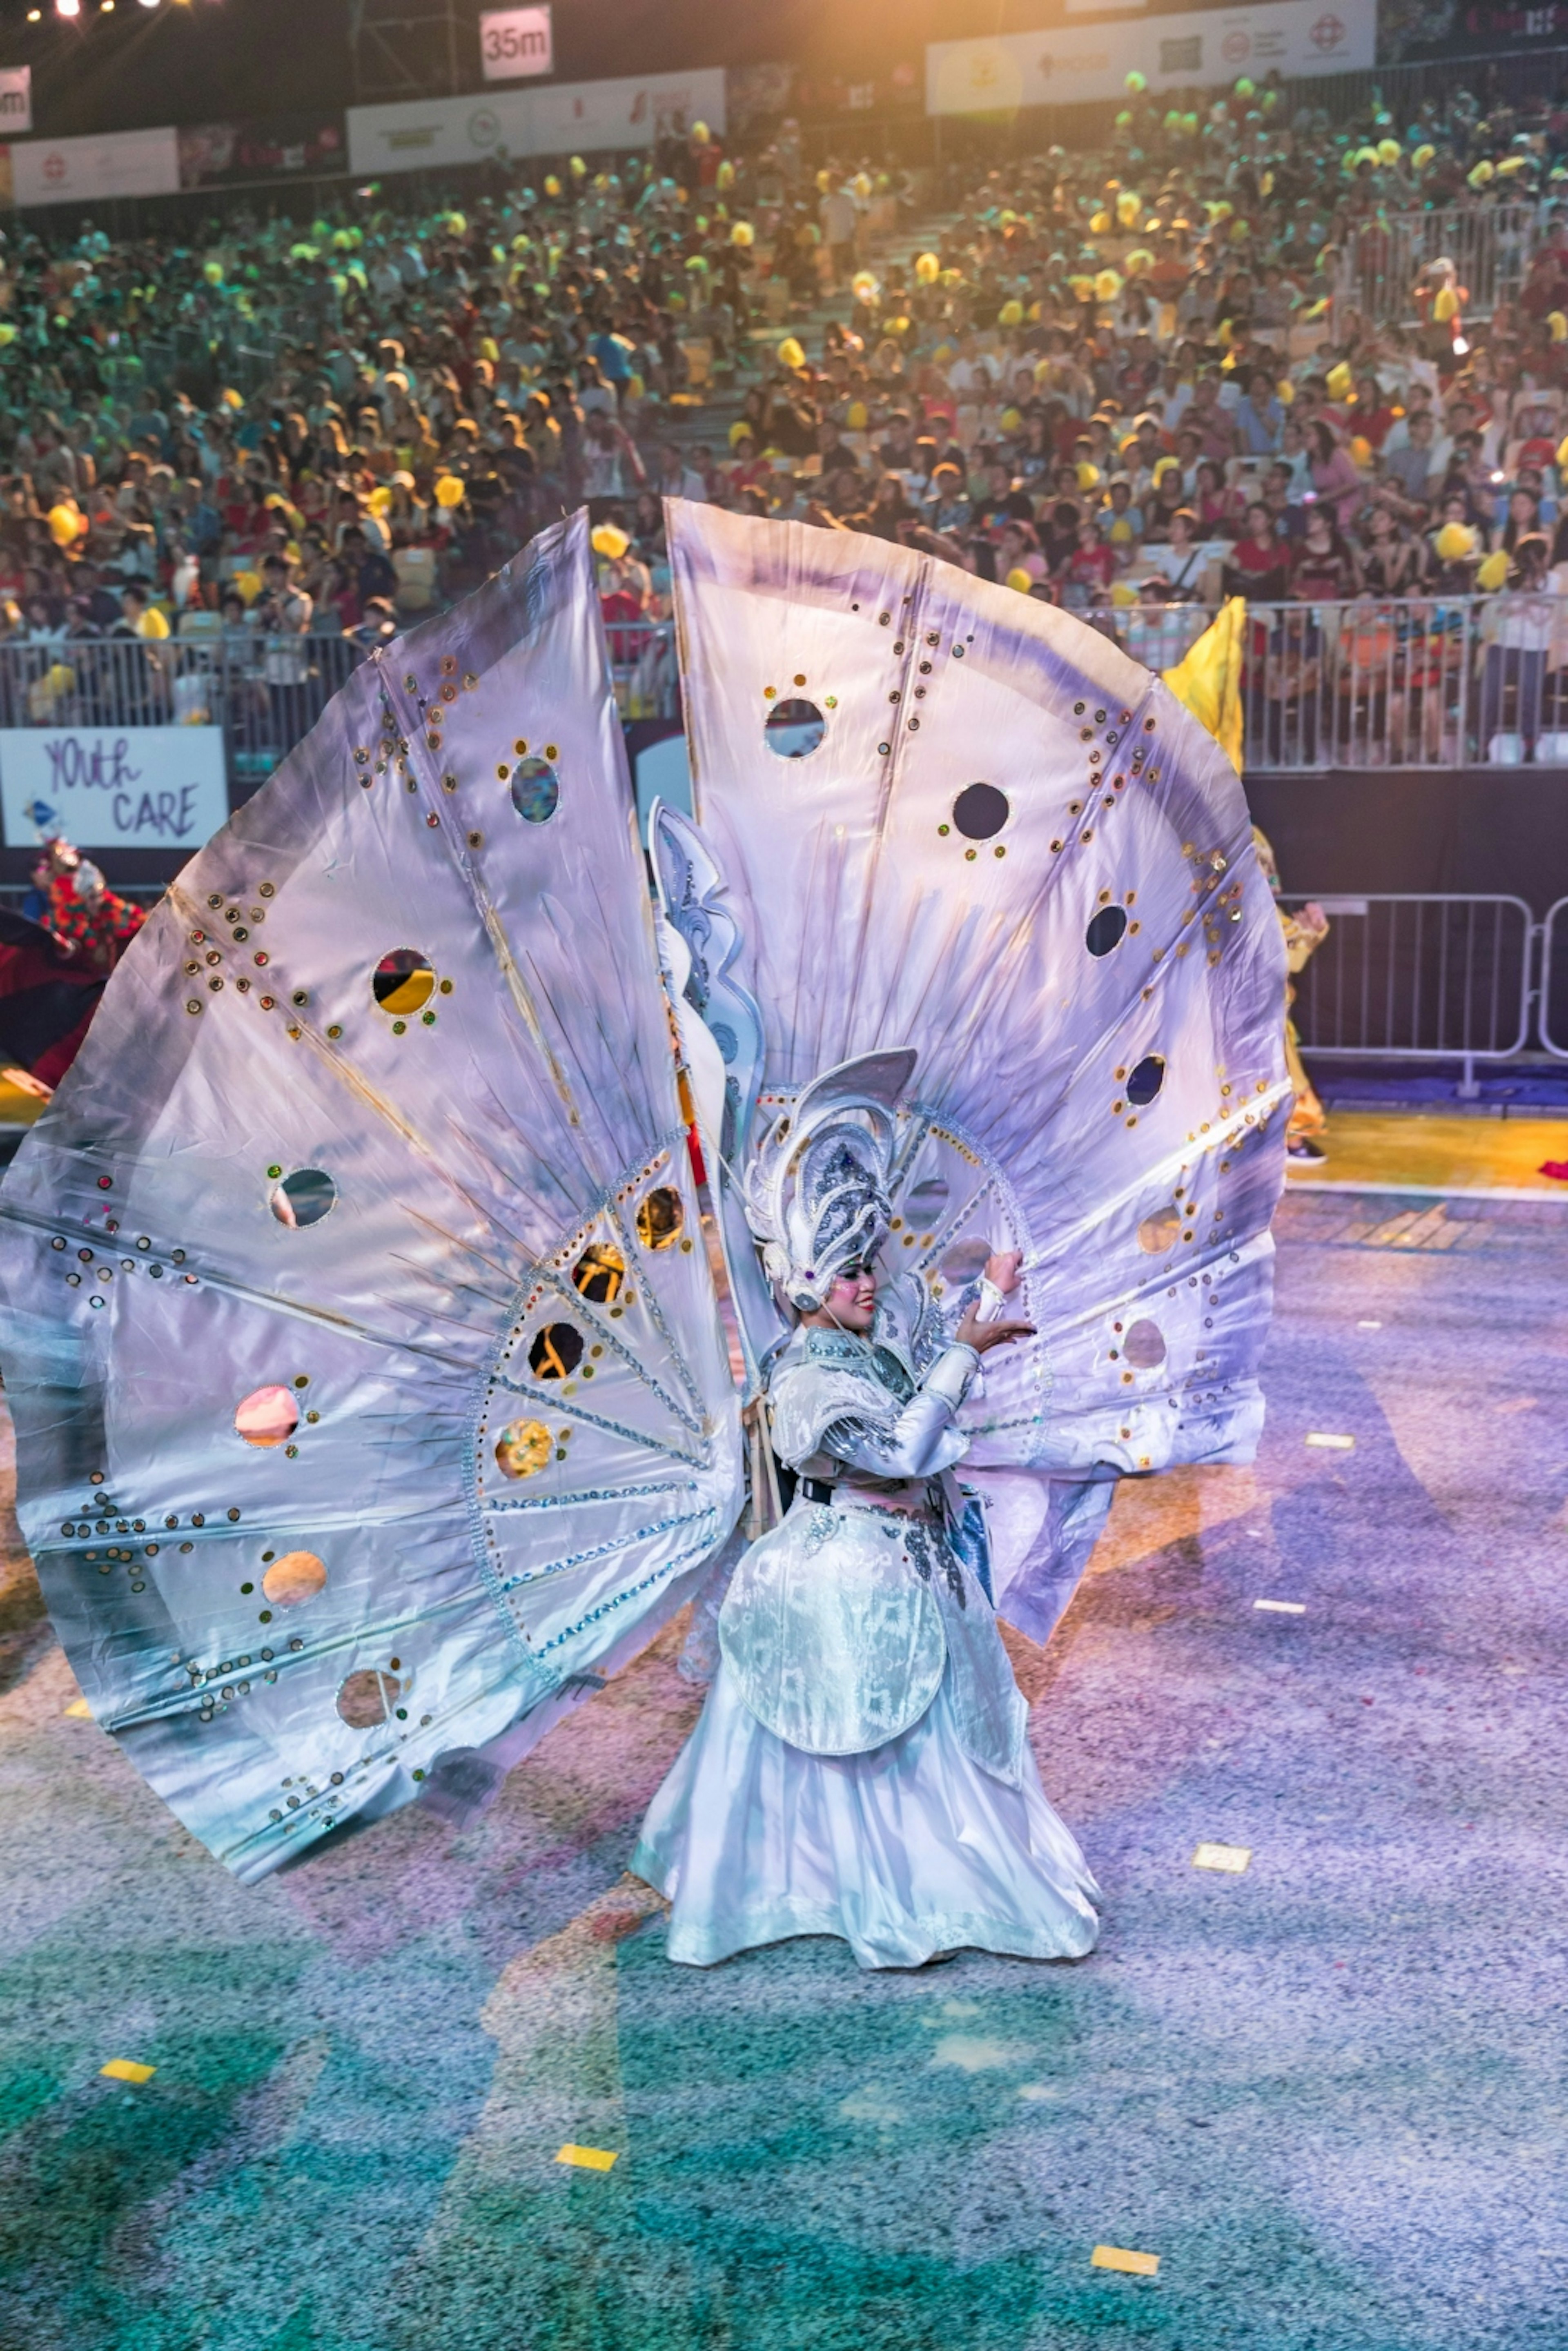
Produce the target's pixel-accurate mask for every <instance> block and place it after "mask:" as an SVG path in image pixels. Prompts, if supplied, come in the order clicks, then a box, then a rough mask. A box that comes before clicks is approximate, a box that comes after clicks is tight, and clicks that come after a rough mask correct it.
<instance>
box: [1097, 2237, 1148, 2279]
mask: <svg viewBox="0 0 1568 2351" xmlns="http://www.w3.org/2000/svg"><path fill="white" fill-rule="evenodd" d="M1089 2259H1090V2262H1091V2263H1092V2266H1093V2267H1094V2268H1095V2269H1097V2270H1125V2271H1126V2272H1127V2273H1128V2274H1129V2275H1130V2276H1132V2277H1158V2275H1159V2273H1160V2257H1159V2255H1158V2253H1130V2252H1128V2251H1127V2249H1126V2247H1125V2246H1124V2245H1096V2246H1095V2248H1094V2251H1093V2252H1092V2253H1091V2254H1090V2256H1089Z"/></svg>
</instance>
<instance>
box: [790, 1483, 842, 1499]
mask: <svg viewBox="0 0 1568 2351" xmlns="http://www.w3.org/2000/svg"><path fill="white" fill-rule="evenodd" d="M796 1490H797V1491H798V1492H799V1493H800V1494H803V1495H804V1496H805V1498H806V1499H807V1501H808V1502H831V1500H832V1499H833V1495H834V1492H835V1490H836V1489H835V1488H833V1487H831V1486H825V1485H824V1484H823V1482H822V1480H821V1479H820V1478H802V1479H800V1483H799V1485H798V1487H797V1489H796Z"/></svg>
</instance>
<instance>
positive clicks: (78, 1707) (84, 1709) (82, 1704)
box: [66, 1698, 92, 1722]
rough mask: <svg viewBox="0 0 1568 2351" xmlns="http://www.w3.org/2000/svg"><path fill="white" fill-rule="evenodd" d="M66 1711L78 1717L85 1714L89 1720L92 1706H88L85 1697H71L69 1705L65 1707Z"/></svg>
mask: <svg viewBox="0 0 1568 2351" xmlns="http://www.w3.org/2000/svg"><path fill="white" fill-rule="evenodd" d="M66 1712H67V1713H68V1714H74V1715H76V1716H78V1718H79V1717H81V1716H82V1715H85V1716H86V1717H87V1719H88V1720H89V1722H90V1721H91V1719H92V1708H91V1707H90V1706H89V1704H88V1702H87V1700H86V1698H72V1700H71V1702H70V1704H69V1706H68V1707H67V1708H66Z"/></svg>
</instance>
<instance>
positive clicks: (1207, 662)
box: [1165, 596, 1247, 775]
mask: <svg viewBox="0 0 1568 2351" xmlns="http://www.w3.org/2000/svg"><path fill="white" fill-rule="evenodd" d="M1246 626H1247V600H1246V598H1245V597H1244V596H1232V597H1230V598H1229V599H1228V601H1227V602H1226V603H1225V604H1224V606H1223V607H1222V608H1221V610H1220V612H1219V615H1218V619H1217V620H1214V621H1211V622H1210V623H1209V625H1208V627H1207V629H1205V631H1204V632H1203V634H1202V636H1201V637H1199V639H1198V640H1197V643H1196V644H1195V645H1193V646H1192V647H1191V648H1190V649H1189V651H1188V653H1187V655H1186V660H1185V661H1180V662H1178V663H1177V664H1176V667H1175V669H1167V670H1166V672H1165V681H1166V684H1167V685H1168V686H1169V688H1170V690H1171V692H1172V693H1173V694H1174V695H1176V700H1177V701H1178V702H1180V703H1183V704H1185V705H1186V708H1187V709H1188V710H1190V711H1191V713H1192V715H1193V716H1194V717H1195V718H1197V719H1198V720H1200V721H1201V722H1202V724H1203V725H1204V726H1207V729H1208V731H1209V733H1210V734H1211V735H1212V736H1213V737H1214V739H1215V741H1216V742H1217V743H1218V745H1219V747H1220V749H1221V750H1222V751H1223V752H1224V753H1225V756H1226V758H1228V760H1229V762H1230V764H1231V766H1232V767H1233V768H1235V770H1236V772H1237V774H1238V775H1239V774H1240V773H1241V646H1242V638H1243V634H1244V632H1245V630H1246Z"/></svg>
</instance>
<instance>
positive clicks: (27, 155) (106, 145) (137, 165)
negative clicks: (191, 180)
mask: <svg viewBox="0 0 1568 2351" xmlns="http://www.w3.org/2000/svg"><path fill="white" fill-rule="evenodd" d="M179 185H180V142H179V140H178V138H177V136H176V134H175V133H174V131H172V130H167V131H113V132H110V133H109V134H107V135H106V136H104V137H103V138H100V139H22V140H16V141H13V142H12V147H11V188H12V199H11V200H12V202H13V203H14V204H16V205H17V206H18V207H20V208H22V209H26V206H28V205H29V204H99V203H101V202H103V200H104V199H105V198H106V197H110V196H171V195H173V194H174V193H176V191H177V190H178V188H179Z"/></svg>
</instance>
